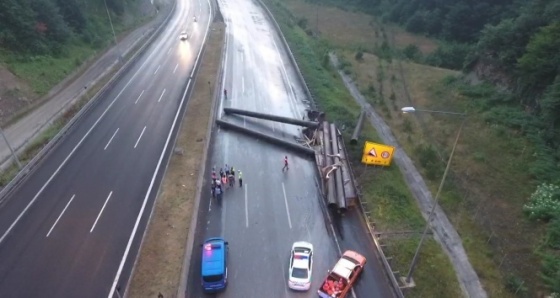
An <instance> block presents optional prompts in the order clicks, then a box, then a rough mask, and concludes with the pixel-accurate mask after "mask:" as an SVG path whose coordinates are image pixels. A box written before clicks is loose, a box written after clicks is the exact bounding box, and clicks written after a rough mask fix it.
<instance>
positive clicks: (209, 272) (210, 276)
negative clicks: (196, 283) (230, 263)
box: [201, 237, 228, 293]
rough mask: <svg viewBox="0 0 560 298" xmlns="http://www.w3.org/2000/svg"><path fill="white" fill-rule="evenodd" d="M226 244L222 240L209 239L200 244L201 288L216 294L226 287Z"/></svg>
mask: <svg viewBox="0 0 560 298" xmlns="http://www.w3.org/2000/svg"><path fill="white" fill-rule="evenodd" d="M227 253H228V242H227V241H225V240H224V239H223V238H217V237H216V238H209V239H206V241H204V244H202V266H201V267H202V268H201V269H202V272H201V273H202V274H201V275H202V288H203V289H204V291H205V292H207V293H211V292H218V291H221V290H224V289H225V288H226V286H227Z"/></svg>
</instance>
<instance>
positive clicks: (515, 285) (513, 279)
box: [506, 275, 527, 294]
mask: <svg viewBox="0 0 560 298" xmlns="http://www.w3.org/2000/svg"><path fill="white" fill-rule="evenodd" d="M523 284H524V282H523V280H522V279H521V278H520V277H519V276H515V275H509V276H508V277H507V279H506V288H507V289H508V290H509V291H510V292H512V293H516V294H517V293H519V292H521V293H526V292H527V287H525V286H524V285H523Z"/></svg>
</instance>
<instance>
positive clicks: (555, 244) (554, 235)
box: [544, 218, 560, 249]
mask: <svg viewBox="0 0 560 298" xmlns="http://www.w3.org/2000/svg"><path fill="white" fill-rule="evenodd" d="M544 243H545V244H546V245H547V246H548V247H549V248H552V249H560V218H556V219H554V220H552V221H551V222H550V226H548V228H547V230H546V239H545V241H544Z"/></svg>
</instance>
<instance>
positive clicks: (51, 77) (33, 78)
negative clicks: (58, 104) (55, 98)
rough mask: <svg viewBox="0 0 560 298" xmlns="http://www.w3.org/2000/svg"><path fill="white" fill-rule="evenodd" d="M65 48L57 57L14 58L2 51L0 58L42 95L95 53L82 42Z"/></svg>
mask: <svg viewBox="0 0 560 298" xmlns="http://www.w3.org/2000/svg"><path fill="white" fill-rule="evenodd" d="M65 48H66V50H67V54H66V55H64V56H63V57H58V58H57V57H52V56H34V57H26V58H15V57H13V56H12V55H11V54H10V53H7V52H3V53H1V54H0V60H1V61H5V63H6V65H7V67H8V69H9V70H10V71H11V72H12V73H14V74H15V75H16V76H18V77H20V78H25V80H26V81H27V82H28V83H29V84H30V86H31V88H32V89H33V91H34V92H35V93H36V94H37V95H39V96H43V95H45V94H47V93H48V92H49V91H50V90H51V88H52V87H54V86H55V85H56V84H58V83H59V82H60V81H62V80H63V79H64V78H66V77H67V76H68V75H70V74H71V73H72V72H73V71H74V70H75V69H76V68H78V67H79V66H81V65H82V63H83V62H84V61H85V60H86V59H88V58H89V57H91V56H92V55H94V54H95V53H96V51H95V50H94V49H92V48H91V47H90V46H88V45H86V44H83V43H78V44H74V45H68V46H67V47H65Z"/></svg>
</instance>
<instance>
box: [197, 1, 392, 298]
mask: <svg viewBox="0 0 560 298" xmlns="http://www.w3.org/2000/svg"><path fill="white" fill-rule="evenodd" d="M219 5H220V8H221V11H222V13H223V15H224V18H225V20H226V23H227V26H228V28H227V31H226V35H227V40H228V41H227V46H226V47H227V48H226V58H225V59H226V61H225V63H224V65H225V66H224V88H225V89H227V90H228V98H227V99H225V98H222V99H221V101H220V111H219V112H218V113H219V117H221V118H222V119H223V120H226V121H230V122H233V123H236V124H239V125H243V126H245V127H247V128H251V129H255V130H258V131H260V132H263V133H267V134H270V135H274V136H276V137H280V138H284V139H287V140H291V141H293V142H295V138H296V137H298V136H300V128H299V127H296V126H293V125H289V124H282V123H275V122H271V121H268V120H258V119H254V118H245V117H239V116H233V115H232V116H225V115H222V112H221V111H222V109H223V108H224V107H232V108H239V109H246V110H250V111H256V112H262V113H270V114H274V115H279V116H286V117H294V118H299V119H302V117H303V115H304V109H305V108H306V107H307V105H306V102H305V100H306V98H305V94H304V92H303V89H302V87H301V86H300V82H299V81H297V79H295V78H296V77H297V76H296V74H295V70H294V69H293V68H292V67H291V65H290V63H289V59H288V58H287V56H286V52H285V49H284V47H283V46H282V43H281V41H280V38H279V36H278V35H277V34H276V32H275V31H274V29H273V28H274V27H273V26H272V25H271V23H270V22H269V20H268V19H267V18H266V17H265V16H266V15H265V13H264V11H263V10H262V9H261V7H260V6H258V4H256V3H254V2H253V1H251V0H227V1H220V2H219ZM211 147H212V154H211V157H210V161H209V165H210V166H209V167H208V169H209V171H210V169H211V167H212V166H215V167H216V168H217V170H219V168H220V167H223V166H224V165H225V164H226V163H227V164H229V165H233V166H234V168H235V169H236V170H237V171H242V173H243V181H244V185H243V187H239V185H236V186H235V187H233V188H227V189H226V191H225V194H224V199H223V202H222V203H221V204H219V205H218V204H217V203H216V201H214V200H211V199H210V193H209V190H210V188H209V181H206V185H207V187H208V193H207V195H204V196H203V198H202V202H201V204H200V208H201V210H200V213H199V218H198V225H197V231H196V234H195V246H194V251H193V259H192V260H191V263H190V266H191V267H190V271H189V281H188V284H189V290H188V292H187V293H186V297H193V298H194V297H206V296H207V295H205V294H203V293H202V291H201V287H200V247H199V246H198V244H200V243H202V242H203V241H204V239H206V238H209V237H216V236H221V237H224V238H225V239H226V240H227V241H229V247H230V249H229V253H230V259H229V264H228V266H229V271H228V280H229V281H228V282H229V285H228V288H227V290H226V291H225V292H222V293H219V294H216V295H215V296H216V297H231V298H237V297H247V298H253V297H254V298H260V297H316V296H317V294H316V290H317V289H318V288H319V286H320V283H321V282H322V279H323V278H324V277H325V274H326V272H327V270H328V269H331V267H332V266H333V265H334V263H335V262H336V260H337V259H338V257H339V256H340V250H341V249H342V250H345V249H354V250H357V251H359V252H361V253H363V254H364V255H365V256H366V257H367V258H368V262H369V263H368V264H367V268H366V270H365V274H364V278H363V279H362V281H361V282H360V283H359V284H358V285H356V287H355V294H356V297H359V298H362V297H363V298H370V297H391V296H392V294H391V289H390V287H389V286H388V283H387V279H386V277H385V275H384V272H383V269H382V267H381V265H380V263H379V262H378V261H377V259H376V256H375V254H374V253H373V244H372V242H371V240H370V238H368V236H367V234H366V233H365V230H364V225H363V222H362V221H361V219H360V217H358V216H357V214H355V211H350V212H349V213H348V215H347V216H346V218H344V220H343V221H336V222H338V224H336V225H335V226H332V225H331V224H330V221H329V220H327V218H328V215H327V214H326V212H325V208H326V207H325V204H324V203H323V201H322V199H321V197H320V195H319V190H318V188H317V179H318V176H317V170H316V166H315V164H314V160H311V159H309V158H307V157H303V156H298V155H295V154H293V153H291V152H287V151H285V150H283V149H280V148H278V147H275V146H273V145H270V144H268V143H264V142H262V141H259V140H257V139H255V138H251V137H247V136H245V135H241V134H238V133H235V132H232V131H225V130H220V129H218V128H216V129H215V131H214V132H213V143H212V145H211ZM285 155H287V156H288V159H289V161H290V169H289V171H287V172H282V170H281V169H282V166H283V158H284V156H285ZM206 177H210V173H209V172H208V173H206ZM335 231H336V232H335ZM302 240H303V241H309V242H311V243H312V244H313V245H314V247H315V253H314V268H313V269H314V271H313V272H314V273H313V280H312V286H311V290H310V291H308V292H306V293H297V292H293V291H291V290H289V289H288V287H287V274H288V262H289V253H290V248H291V245H292V243H293V242H295V241H302ZM209 297H212V296H209ZM350 297H352V295H351V296H350Z"/></svg>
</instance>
